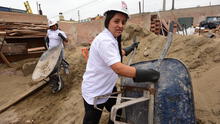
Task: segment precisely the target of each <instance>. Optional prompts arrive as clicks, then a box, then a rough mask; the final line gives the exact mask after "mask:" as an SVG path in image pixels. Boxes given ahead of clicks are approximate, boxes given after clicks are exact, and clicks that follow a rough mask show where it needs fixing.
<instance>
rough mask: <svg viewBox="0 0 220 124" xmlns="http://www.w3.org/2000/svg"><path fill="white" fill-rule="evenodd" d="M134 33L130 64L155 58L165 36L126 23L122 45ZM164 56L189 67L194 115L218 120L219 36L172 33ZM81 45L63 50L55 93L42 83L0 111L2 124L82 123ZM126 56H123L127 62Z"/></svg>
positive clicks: (205, 119) (102, 120)
mask: <svg viewBox="0 0 220 124" xmlns="http://www.w3.org/2000/svg"><path fill="white" fill-rule="evenodd" d="M134 36H137V41H139V42H140V44H139V47H138V49H137V51H136V55H135V56H134V58H133V63H135V62H140V61H146V60H152V59H158V58H159V56H160V54H161V51H162V48H163V46H164V44H165V43H166V37H163V36H158V35H155V34H153V33H151V32H149V31H147V30H145V29H143V28H141V27H139V26H136V25H128V26H127V28H126V29H125V32H124V33H123V39H124V41H123V46H124V47H126V46H128V45H130V44H131V43H132V38H133V37H134ZM173 39H174V40H173V43H172V45H171V47H170V49H169V52H168V55H167V57H169V58H176V59H178V60H180V61H182V62H183V63H184V64H185V65H186V66H187V67H188V69H189V71H190V74H191V77H192V83H193V90H194V96H195V97H194V99H195V107H196V117H197V119H198V120H199V121H200V122H201V123H218V122H220V103H219V101H220V98H219V95H220V90H219V89H220V84H219V83H218V82H219V81H218V80H217V79H218V73H220V39H219V38H213V39H210V38H205V37H204V36H199V35H191V36H179V35H174V37H173ZM82 47H83V46H75V47H71V49H66V52H65V56H66V59H67V61H68V62H69V63H70V74H69V75H63V77H64V82H65V87H64V89H63V90H62V91H61V92H59V93H58V94H52V93H51V90H50V87H49V86H46V87H44V88H42V89H40V90H39V91H37V92H36V93H34V94H32V95H31V96H29V97H28V98H26V99H25V100H23V101H22V102H20V103H18V104H17V105H15V106H13V107H11V108H10V109H8V110H7V111H5V112H3V113H1V114H0V122H4V123H37V124H45V123H48V124H54V123H55V124H56V123H57V124H59V123H65V124H69V123H73V124H80V123H82V118H83V114H84V108H83V101H82V97H81V81H82V75H83V73H84V71H85V65H86V61H85V59H84V58H83V56H82V55H81V48H82ZM128 58H129V57H124V63H127V61H128ZM102 117H103V118H102V119H101V123H105V122H106V120H107V118H108V114H106V113H104V116H102Z"/></svg>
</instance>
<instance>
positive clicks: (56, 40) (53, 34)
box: [47, 29, 67, 49]
mask: <svg viewBox="0 0 220 124" xmlns="http://www.w3.org/2000/svg"><path fill="white" fill-rule="evenodd" d="M59 33H61V34H62V35H63V36H64V37H65V38H67V36H66V34H65V33H64V32H63V31H61V30H59V29H57V30H55V31H54V30H50V29H49V30H47V36H48V38H49V49H51V48H53V47H56V46H58V45H59V44H60V43H61V44H62V46H63V40H62V38H61V37H60V36H58V34H59Z"/></svg>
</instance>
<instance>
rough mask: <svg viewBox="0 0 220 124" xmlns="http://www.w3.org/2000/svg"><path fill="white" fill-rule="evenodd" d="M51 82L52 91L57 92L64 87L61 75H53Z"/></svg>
mask: <svg viewBox="0 0 220 124" xmlns="http://www.w3.org/2000/svg"><path fill="white" fill-rule="evenodd" d="M49 83H50V85H51V90H52V93H57V92H59V91H60V90H62V89H63V86H64V83H63V79H62V78H61V76H60V75H53V76H51V77H50V80H49Z"/></svg>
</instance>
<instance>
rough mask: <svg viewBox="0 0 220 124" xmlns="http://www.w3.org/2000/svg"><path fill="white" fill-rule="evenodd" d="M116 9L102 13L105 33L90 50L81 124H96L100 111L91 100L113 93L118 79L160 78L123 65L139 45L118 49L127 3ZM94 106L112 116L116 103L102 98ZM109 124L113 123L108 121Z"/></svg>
mask: <svg viewBox="0 0 220 124" xmlns="http://www.w3.org/2000/svg"><path fill="white" fill-rule="evenodd" d="M118 6H119V7H118V8H113V9H110V10H108V11H106V12H105V13H104V15H105V22H104V26H105V29H104V30H103V31H102V32H101V33H99V34H98V35H97V36H96V37H95V39H94V40H93V42H92V44H91V47H90V51H89V58H88V61H87V65H86V71H85V73H84V75H83V81H82V87H81V88H82V97H83V100H84V107H85V115H84V119H83V124H98V123H99V120H100V118H101V114H102V111H100V110H98V109H96V108H94V98H95V97H96V96H100V95H105V94H109V93H112V92H116V91H117V88H116V86H115V84H116V80H117V79H118V75H120V76H125V77H130V78H133V80H134V82H146V81H152V82H156V81H157V80H158V79H159V76H160V74H159V72H157V71H155V70H153V69H136V68H135V67H131V66H128V65H125V64H123V63H122V56H124V55H128V54H129V53H131V52H132V51H133V50H134V49H135V47H137V46H138V43H137V42H135V43H133V44H132V45H131V46H129V47H127V48H125V49H121V35H122V31H123V29H124V27H125V24H126V22H127V20H128V19H129V15H128V12H127V6H126V3H124V2H121V1H120V3H119V5H118ZM96 103H97V107H98V108H100V109H103V108H104V107H105V108H106V109H107V111H109V112H111V108H112V106H113V105H115V104H116V99H112V98H103V99H99V100H98V101H96ZM108 124H113V122H112V121H111V120H110V119H109V122H108Z"/></svg>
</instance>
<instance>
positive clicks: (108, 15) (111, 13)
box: [104, 10, 128, 28]
mask: <svg viewBox="0 0 220 124" xmlns="http://www.w3.org/2000/svg"><path fill="white" fill-rule="evenodd" d="M116 13H121V14H123V15H125V17H126V21H127V19H128V15H127V14H124V13H122V12H119V11H114V10H111V11H107V12H106V13H105V22H104V25H105V28H108V25H109V22H110V20H111V19H112V18H113V17H114V15H115V14H116Z"/></svg>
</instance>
